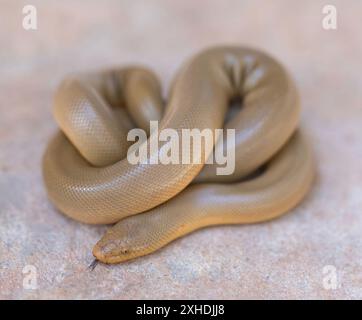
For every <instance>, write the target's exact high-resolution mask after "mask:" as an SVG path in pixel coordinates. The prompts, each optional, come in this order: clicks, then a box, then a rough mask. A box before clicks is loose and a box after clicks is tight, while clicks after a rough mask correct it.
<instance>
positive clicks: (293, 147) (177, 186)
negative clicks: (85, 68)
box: [43, 47, 314, 263]
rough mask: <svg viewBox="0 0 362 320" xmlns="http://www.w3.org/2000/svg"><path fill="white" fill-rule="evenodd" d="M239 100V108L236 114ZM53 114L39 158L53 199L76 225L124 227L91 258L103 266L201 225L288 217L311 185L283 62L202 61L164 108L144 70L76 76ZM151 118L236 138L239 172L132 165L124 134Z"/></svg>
mask: <svg viewBox="0 0 362 320" xmlns="http://www.w3.org/2000/svg"><path fill="white" fill-rule="evenodd" d="M235 97H239V98H241V99H242V107H241V109H240V110H238V109H236V112H235V108H234V112H231V111H230V108H229V105H230V101H231V100H232V99H234V98H235ZM54 114H55V118H56V120H57V122H58V124H59V126H60V128H61V132H59V133H57V134H56V135H55V137H54V138H53V139H52V140H51V141H50V143H49V145H48V147H47V149H46V152H45V155H44V158H43V176H44V181H45V185H46V189H47V192H48V195H49V198H50V199H51V201H52V202H53V203H54V205H55V206H56V207H57V208H58V209H59V210H60V211H62V212H63V213H65V214H66V215H68V216H69V217H71V218H74V219H76V220H79V221H82V222H85V223H92V224H104V223H116V224H115V225H114V226H112V227H111V228H110V229H109V230H108V231H107V232H106V234H105V235H104V236H103V238H102V239H101V240H100V241H99V242H98V243H97V244H96V245H95V247H94V249H93V254H94V256H95V257H96V259H98V260H100V261H102V262H105V263H118V262H122V261H125V260H129V259H133V258H135V257H138V256H143V255H146V254H149V253H151V252H153V251H155V250H157V249H159V248H161V247H163V246H164V245H166V244H167V243H169V242H171V241H172V240H174V239H176V238H178V237H180V236H183V235H185V234H187V233H189V232H192V231H194V230H196V229H199V228H202V227H206V226H210V225H217V224H239V223H255V222H260V221H265V220H269V219H272V218H275V217H277V216H280V215H281V214H283V213H286V212H287V211H288V210H290V209H291V208H293V207H294V206H295V205H297V204H298V203H299V202H300V201H301V199H302V198H303V197H304V195H305V194H306V193H307V191H308V190H309V188H310V186H311V183H312V180H313V176H314V162H313V156H312V152H311V149H310V147H309V146H308V144H307V143H306V141H305V139H304V137H303V136H302V134H301V133H300V131H299V130H297V124H298V118H299V98H298V94H297V90H296V87H295V85H294V83H293V81H292V80H291V78H290V77H289V75H288V74H287V72H286V71H285V70H284V68H283V67H282V66H281V65H280V64H279V63H278V62H276V61H275V60H274V59H273V58H271V57H269V56H268V55H266V54H264V53H262V52H259V51H257V50H253V49H247V48H240V47H215V48H210V49H207V50H205V51H203V52H201V53H199V54H197V55H195V56H194V57H193V58H192V59H190V60H189V61H188V62H187V63H186V64H184V65H183V67H182V68H181V70H180V71H179V73H178V74H177V77H175V80H174V82H173V84H172V86H171V90H170V94H169V97H168V102H167V103H164V102H163V99H162V95H161V88H160V84H159V82H158V80H157V78H156V76H155V75H154V74H153V73H152V72H151V71H149V70H147V69H145V68H141V67H128V68H123V69H112V70H107V71H103V72H99V73H92V74H79V75H73V76H69V77H68V78H67V79H65V80H64V81H63V82H62V84H61V85H60V87H59V89H58V90H57V92H56V94H55V99H54ZM150 120H159V121H160V123H159V129H160V130H162V129H164V128H173V129H176V130H180V129H182V128H190V129H192V128H199V129H200V130H202V129H204V128H209V129H211V130H215V129H218V128H224V129H227V128H233V129H235V134H236V136H235V171H234V173H233V174H231V175H222V176H221V175H216V174H215V170H216V167H217V164H206V165H205V164H204V161H203V162H202V163H190V164H161V163H159V164H152V165H149V164H142V163H140V164H136V165H135V164H130V163H129V161H127V157H126V155H127V150H128V148H129V146H130V142H129V141H127V138H126V137H127V132H128V131H129V130H130V129H131V128H133V127H139V128H143V129H145V130H148V127H149V121H150ZM220 139H225V137H221V138H220ZM224 145H225V146H226V145H227V143H226V142H225V144H224ZM157 152H159V150H157ZM150 156H151V155H150ZM260 168H262V169H260ZM139 213H142V214H139Z"/></svg>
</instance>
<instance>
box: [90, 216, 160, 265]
mask: <svg viewBox="0 0 362 320" xmlns="http://www.w3.org/2000/svg"><path fill="white" fill-rule="evenodd" d="M152 220H154V221H152ZM158 225H159V223H158V219H156V220H155V219H150V216H149V214H145V215H137V217H135V216H131V217H128V218H126V219H123V220H121V221H120V222H118V223H116V224H115V225H114V226H113V227H112V228H110V229H109V230H108V231H107V232H106V233H105V235H104V236H103V237H102V238H101V239H100V240H99V241H98V243H97V244H96V245H95V246H94V248H93V255H94V256H95V257H96V259H97V260H99V261H101V262H104V263H108V264H113V263H119V262H124V261H127V260H130V259H134V258H137V257H139V256H143V255H145V254H147V253H149V251H150V247H151V248H152V247H153V245H155V242H156V243H157V241H158V240H157V239H158V237H155V235H157V226H158Z"/></svg>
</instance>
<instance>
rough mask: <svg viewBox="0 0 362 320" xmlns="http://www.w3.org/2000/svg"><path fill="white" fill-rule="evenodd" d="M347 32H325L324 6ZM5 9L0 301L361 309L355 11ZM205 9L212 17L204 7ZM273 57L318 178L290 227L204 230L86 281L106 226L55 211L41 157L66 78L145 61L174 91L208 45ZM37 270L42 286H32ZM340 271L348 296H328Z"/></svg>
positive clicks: (360, 53) (212, 4) (311, 4)
mask: <svg viewBox="0 0 362 320" xmlns="http://www.w3.org/2000/svg"><path fill="white" fill-rule="evenodd" d="M330 2H332V3H333V4H336V6H337V9H338V18H339V21H338V30H336V31H325V30H323V29H322V27H321V19H322V12H321V11H322V6H323V5H324V4H327V3H330ZM31 3H32V4H34V5H35V6H36V7H37V9H38V30H37V31H25V30H23V29H22V23H21V20H22V12H21V11H22V7H23V5H25V4H27V3H25V2H24V1H14V0H9V1H4V0H2V1H1V2H0V6H1V10H0V21H1V28H0V47H1V50H0V70H1V74H0V298H52V299H53V298H81V299H82V298H101V299H102V298H120V299H132V298H262V299H267V298H282V299H284V298H298V299H299V298H327V299H334V298H343V299H346V298H362V289H361V288H362V273H361V264H362V240H361V239H362V238H361V233H362V209H361V207H362V170H361V159H362V143H361V137H362V90H361V88H362V77H361V67H362V64H361V57H362V42H361V30H362V24H361V21H362V20H361V12H362V3H361V1H359V0H349V1H328V2H326V1H319V0H310V1H289V0H285V1H267V0H266V1H254V0H253V1H241V0H238V1H208V4H207V5H205V2H203V1H191V0H189V1H185V0H182V1H131V0H130V1H74V0H73V1H70V0H67V1H48V0H46V1H45V0H43V1H35V0H32V1H31ZM204 6H205V7H204ZM219 43H236V44H244V45H249V46H254V47H257V48H261V49H264V50H266V51H267V52H270V53H271V54H273V55H274V56H276V57H277V58H279V59H280V60H281V61H283V62H284V64H285V65H286V66H287V67H288V68H289V70H290V72H291V73H292V74H293V76H294V77H295V79H296V81H297V84H298V86H299V88H300V92H301V97H302V105H303V117H302V125H303V127H305V129H306V131H307V132H308V134H309V136H310V139H311V141H312V143H313V146H314V149H315V153H316V158H317V161H318V177H317V180H316V182H315V185H314V187H313V190H312V192H311V193H310V194H309V196H308V197H307V199H306V200H305V201H304V202H303V203H302V204H301V205H300V206H299V207H298V208H297V209H295V210H293V212H291V213H290V214H288V215H286V216H284V217H283V218H281V219H278V220H275V221H272V222H269V223H264V224H259V225H252V226H233V227H218V228H211V229H205V230H202V231H199V232H195V233H194V234H192V235H190V236H187V237H185V238H183V239H181V240H178V241H176V242H174V243H172V244H171V245H169V246H168V247H166V248H164V249H163V250H161V251H159V252H157V253H155V254H153V255H150V256H147V257H144V258H140V259H137V260H135V261H132V262H130V263H124V264H121V265H115V266H104V265H99V266H97V268H96V269H95V270H94V271H93V272H90V271H89V270H87V266H88V264H89V263H90V262H91V261H92V255H91V248H92V245H93V244H94V243H95V242H96V241H97V240H98V238H99V237H100V236H101V235H102V233H103V232H104V230H105V229H106V227H104V226H88V225H82V224H80V223H77V222H74V221H71V220H70V219H68V218H66V217H64V216H63V215H61V214H59V213H58V212H56V211H55V210H54V208H53V207H52V205H51V204H50V203H49V202H48V200H47V197H46V194H45V190H44V186H43V183H42V178H41V171H40V165H41V156H42V153H43V151H44V147H45V145H46V143H47V141H48V139H49V138H50V136H51V135H52V134H53V132H54V131H55V130H56V125H55V123H54V121H53V119H52V116H51V103H52V94H53V92H54V90H55V87H56V85H57V84H58V83H59V81H60V80H61V79H62V78H63V77H64V76H65V75H66V74H68V73H69V72H73V71H82V70H89V69H97V68H103V67H109V66H113V65H123V64H128V63H143V64H146V65H148V66H150V67H151V68H153V69H154V70H155V71H156V72H157V73H158V74H159V75H160V77H161V79H162V82H163V83H164V84H165V90H167V86H168V84H169V81H170V80H171V78H172V76H173V74H174V72H175V71H176V70H177V68H178V67H179V66H180V64H181V63H182V62H183V61H184V60H185V59H186V58H187V57H188V56H190V55H192V54H193V53H195V52H196V51H198V50H200V49H201V48H204V47H205V46H208V45H212V44H219ZM26 265H34V266H35V267H36V269H37V274H38V288H37V289H36V290H27V289H24V288H23V277H24V275H23V273H22V270H23V268H24V266H26ZM326 265H333V266H335V268H336V269H337V272H338V281H339V287H338V288H337V289H336V290H326V289H324V288H323V276H324V275H323V267H324V266H326Z"/></svg>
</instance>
